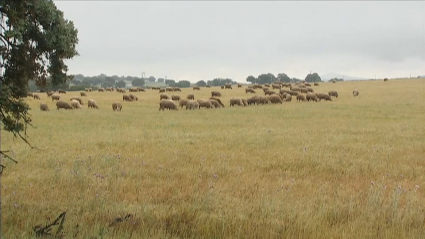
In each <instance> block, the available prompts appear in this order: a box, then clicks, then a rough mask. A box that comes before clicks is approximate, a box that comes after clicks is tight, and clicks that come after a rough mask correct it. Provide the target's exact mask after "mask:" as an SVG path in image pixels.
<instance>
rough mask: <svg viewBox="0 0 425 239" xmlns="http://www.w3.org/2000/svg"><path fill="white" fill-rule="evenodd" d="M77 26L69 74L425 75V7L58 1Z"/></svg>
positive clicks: (342, 3)
mask: <svg viewBox="0 0 425 239" xmlns="http://www.w3.org/2000/svg"><path fill="white" fill-rule="evenodd" d="M55 3H56V6H57V7H58V8H59V9H60V10H61V11H63V12H64V15H65V18H66V19H68V20H71V21H73V22H74V24H75V27H76V28H77V29H78V38H79V44H78V46H77V50H78V52H79V54H80V56H78V57H75V58H74V59H72V60H70V61H67V64H68V66H69V73H71V74H78V73H81V74H83V75H86V76H93V75H99V74H101V73H104V74H107V75H118V76H122V75H125V76H128V75H130V76H141V72H145V77H148V76H151V75H152V76H155V77H156V78H158V77H163V78H164V77H165V76H167V78H168V79H174V80H176V81H178V80H189V81H191V82H196V81H198V80H205V81H207V80H212V79H214V78H217V77H221V78H232V79H233V80H235V81H238V82H245V79H246V77H247V76H249V75H254V76H258V75H260V74H262V73H273V74H275V75H277V74H278V73H281V72H284V73H286V74H288V76H289V77H297V78H302V79H304V78H305V76H306V75H307V74H308V73H309V72H310V70H311V71H312V72H317V73H318V74H319V75H323V74H326V73H329V72H333V73H339V74H344V75H349V76H356V77H367V78H375V74H376V77H377V78H384V77H388V78H393V77H404V76H410V74H411V75H412V76H415V77H416V76H418V75H425V2H424V1H416V2H405V1H391V2H382V1H375V2H367V1H358V2H346V1H329V2H324V1H319V2H306V1H302V2H289V1H235V2H230V1H211V2H205V1H182V2H175V1H172V2H171V1H170V2H165V1H158V2H157V1H63V0H62V1H55Z"/></svg>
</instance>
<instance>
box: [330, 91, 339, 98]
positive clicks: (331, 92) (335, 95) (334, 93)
mask: <svg viewBox="0 0 425 239" xmlns="http://www.w3.org/2000/svg"><path fill="white" fill-rule="evenodd" d="M328 94H329V95H330V96H333V97H336V98H338V92H336V91H334V90H332V91H329V92H328Z"/></svg>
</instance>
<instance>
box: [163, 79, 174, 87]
mask: <svg viewBox="0 0 425 239" xmlns="http://www.w3.org/2000/svg"><path fill="white" fill-rule="evenodd" d="M165 84H166V85H168V86H174V85H175V84H176V81H175V80H171V79H169V80H165Z"/></svg>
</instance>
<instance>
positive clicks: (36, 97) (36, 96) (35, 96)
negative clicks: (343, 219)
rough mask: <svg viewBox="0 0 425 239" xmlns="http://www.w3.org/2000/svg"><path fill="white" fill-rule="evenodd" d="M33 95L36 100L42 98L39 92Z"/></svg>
mask: <svg viewBox="0 0 425 239" xmlns="http://www.w3.org/2000/svg"><path fill="white" fill-rule="evenodd" d="M32 97H33V98H34V100H40V96H39V95H38V94H35V93H34V94H32Z"/></svg>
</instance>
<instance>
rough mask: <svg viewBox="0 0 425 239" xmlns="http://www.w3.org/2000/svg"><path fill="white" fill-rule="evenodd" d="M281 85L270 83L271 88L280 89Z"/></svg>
mask: <svg viewBox="0 0 425 239" xmlns="http://www.w3.org/2000/svg"><path fill="white" fill-rule="evenodd" d="M281 88H282V85H281V84H273V85H272V89H281Z"/></svg>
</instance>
